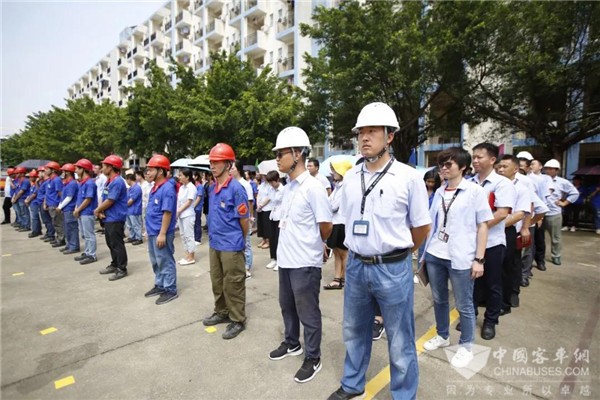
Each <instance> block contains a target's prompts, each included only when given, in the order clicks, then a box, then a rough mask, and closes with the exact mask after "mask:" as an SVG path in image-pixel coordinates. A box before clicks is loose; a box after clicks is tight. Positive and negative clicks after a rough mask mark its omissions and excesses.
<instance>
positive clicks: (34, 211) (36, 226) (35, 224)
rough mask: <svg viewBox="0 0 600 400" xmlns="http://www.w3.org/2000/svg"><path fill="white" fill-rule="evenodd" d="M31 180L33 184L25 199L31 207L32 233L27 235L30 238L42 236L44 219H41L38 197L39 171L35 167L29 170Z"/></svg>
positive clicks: (26, 203) (28, 175)
mask: <svg viewBox="0 0 600 400" xmlns="http://www.w3.org/2000/svg"><path fill="white" fill-rule="evenodd" d="M27 177H28V178H29V182H30V184H31V186H30V188H29V193H28V195H27V198H26V199H25V205H26V206H27V207H29V214H30V218H31V233H30V234H29V235H27V237H29V238H34V237H38V236H42V221H41V220H40V200H39V198H38V191H39V184H38V177H39V174H38V172H37V171H36V170H35V169H34V170H31V171H29V174H27Z"/></svg>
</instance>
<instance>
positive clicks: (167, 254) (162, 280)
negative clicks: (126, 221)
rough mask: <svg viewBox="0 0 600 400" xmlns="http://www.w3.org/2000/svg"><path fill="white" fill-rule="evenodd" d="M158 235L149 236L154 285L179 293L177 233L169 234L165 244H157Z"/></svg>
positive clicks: (149, 253)
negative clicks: (159, 246) (176, 260)
mask: <svg viewBox="0 0 600 400" xmlns="http://www.w3.org/2000/svg"><path fill="white" fill-rule="evenodd" d="M156 238H157V236H148V255H149V256H150V263H151V264H152V270H153V271H154V285H155V286H156V287H158V288H159V289H163V290H164V291H166V292H171V293H177V269H176V268H175V257H173V254H174V253H175V243H174V241H175V234H174V233H170V234H167V240H166V243H165V246H164V247H163V248H162V249H159V248H158V246H156Z"/></svg>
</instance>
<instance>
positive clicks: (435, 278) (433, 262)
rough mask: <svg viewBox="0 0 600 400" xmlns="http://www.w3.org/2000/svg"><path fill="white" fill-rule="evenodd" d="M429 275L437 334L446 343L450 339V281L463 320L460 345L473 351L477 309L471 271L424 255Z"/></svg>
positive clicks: (429, 255)
mask: <svg viewBox="0 0 600 400" xmlns="http://www.w3.org/2000/svg"><path fill="white" fill-rule="evenodd" d="M425 263H426V265H427V274H428V275H429V284H430V286H431V294H432V296H433V310H434V313H435V324H436V329H437V334H438V335H440V336H441V337H443V338H444V339H447V338H448V336H450V332H449V326H450V315H449V314H450V306H449V304H448V279H450V282H451V283H452V292H453V293H454V302H455V303H456V309H457V310H458V314H459V316H460V326H461V331H460V339H459V341H458V344H459V345H464V346H465V347H466V348H467V349H471V344H472V343H473V340H474V338H473V332H474V330H475V308H473V285H474V283H475V281H474V280H473V279H471V269H464V270H460V269H452V265H451V262H450V260H444V259H442V258H437V257H436V256H433V255H431V254H429V253H426V254H425Z"/></svg>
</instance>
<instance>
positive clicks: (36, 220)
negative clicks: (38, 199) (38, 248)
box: [29, 203, 42, 233]
mask: <svg viewBox="0 0 600 400" xmlns="http://www.w3.org/2000/svg"><path fill="white" fill-rule="evenodd" d="M29 214H31V231H32V233H42V221H40V205H39V204H35V203H31V204H30V206H29Z"/></svg>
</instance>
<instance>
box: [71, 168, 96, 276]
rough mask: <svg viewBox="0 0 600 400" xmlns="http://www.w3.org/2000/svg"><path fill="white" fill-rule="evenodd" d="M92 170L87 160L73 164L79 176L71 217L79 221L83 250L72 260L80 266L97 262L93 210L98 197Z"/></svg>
mask: <svg viewBox="0 0 600 400" xmlns="http://www.w3.org/2000/svg"><path fill="white" fill-rule="evenodd" d="M93 169H94V165H93V164H92V162H91V161H90V160H88V159H85V158H82V159H81V160H79V161H77V162H76V163H75V170H76V172H77V176H79V190H78V191H77V201H76V202H75V210H73V216H74V217H75V218H78V220H79V230H80V231H81V236H83V241H84V244H85V249H84V251H83V253H81V255H79V256H76V257H75V258H74V260H75V261H79V264H81V265H87V264H91V263H93V262H96V261H97V258H96V233H95V232H94V220H95V217H94V210H95V209H96V207H98V197H97V196H96V182H95V181H94V180H93V179H92V177H91V174H92V171H93Z"/></svg>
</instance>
